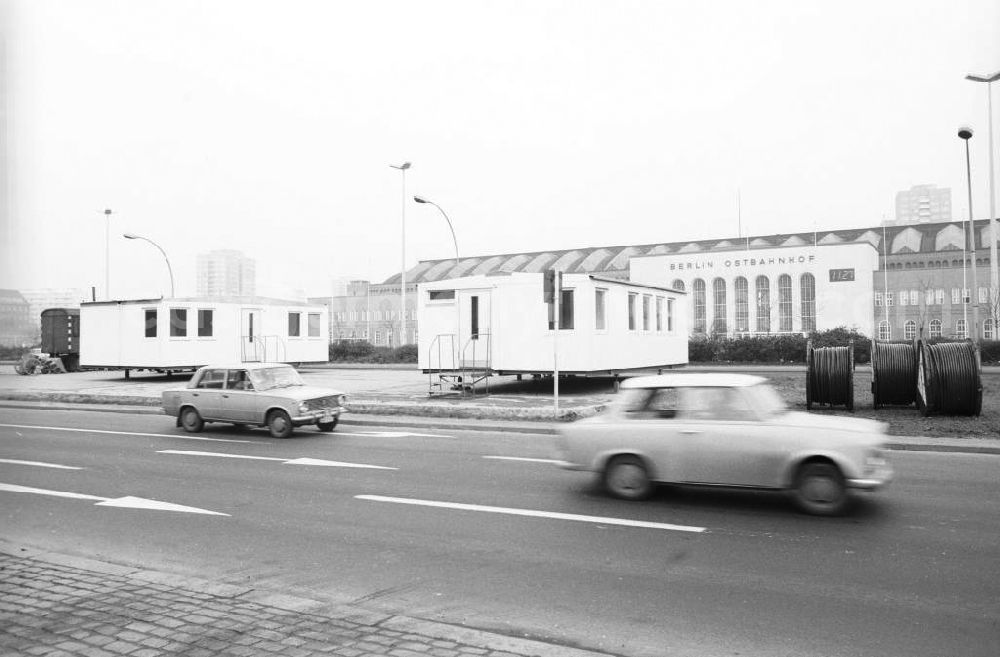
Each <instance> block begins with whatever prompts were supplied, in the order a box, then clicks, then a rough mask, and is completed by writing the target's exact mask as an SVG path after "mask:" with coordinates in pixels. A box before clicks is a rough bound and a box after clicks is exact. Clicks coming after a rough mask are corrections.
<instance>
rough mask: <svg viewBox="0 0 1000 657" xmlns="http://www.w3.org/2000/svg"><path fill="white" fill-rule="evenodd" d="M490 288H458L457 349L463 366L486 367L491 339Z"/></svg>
mask: <svg viewBox="0 0 1000 657" xmlns="http://www.w3.org/2000/svg"><path fill="white" fill-rule="evenodd" d="M490 322H491V317H490V290H489V289H478V290H458V345H457V347H458V349H459V359H460V362H461V363H462V364H463V365H464V366H465V367H488V366H489V361H490V340H491V337H492V336H491V330H490V327H491V323H490Z"/></svg>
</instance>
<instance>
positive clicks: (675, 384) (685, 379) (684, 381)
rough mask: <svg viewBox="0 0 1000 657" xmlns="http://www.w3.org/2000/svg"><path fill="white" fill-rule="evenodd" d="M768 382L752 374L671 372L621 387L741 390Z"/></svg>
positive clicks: (635, 380)
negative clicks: (740, 388)
mask: <svg viewBox="0 0 1000 657" xmlns="http://www.w3.org/2000/svg"><path fill="white" fill-rule="evenodd" d="M765 381H767V379H765V378H764V377H762V376H753V375H752V374H732V373H730V372H670V373H668V374H657V375H655V376H637V377H633V378H629V379H626V380H624V381H622V383H621V387H622V388H626V389H631V388H685V387H686V388H692V387H705V388H739V387H744V386H752V385H757V384H758V383H764V382H765Z"/></svg>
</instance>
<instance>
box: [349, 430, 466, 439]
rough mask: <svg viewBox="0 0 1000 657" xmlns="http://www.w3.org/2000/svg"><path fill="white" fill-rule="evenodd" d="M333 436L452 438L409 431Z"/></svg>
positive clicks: (367, 432)
mask: <svg viewBox="0 0 1000 657" xmlns="http://www.w3.org/2000/svg"><path fill="white" fill-rule="evenodd" d="M333 435H335V436H360V437H362V438H406V437H407V436H415V437H417V438H452V436H442V435H441V434H437V433H412V432H410V431H356V432H347V431H338V432H336V433H335V434H333Z"/></svg>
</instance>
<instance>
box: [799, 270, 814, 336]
mask: <svg viewBox="0 0 1000 657" xmlns="http://www.w3.org/2000/svg"><path fill="white" fill-rule="evenodd" d="M799 292H800V293H801V294H800V296H801V304H802V331H803V332H805V333H811V332H813V331H815V330H816V278H815V277H814V276H813V275H812V274H802V277H801V278H800V279H799Z"/></svg>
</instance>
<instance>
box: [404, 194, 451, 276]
mask: <svg viewBox="0 0 1000 657" xmlns="http://www.w3.org/2000/svg"><path fill="white" fill-rule="evenodd" d="M413 200H414V201H416V202H417V203H427V204H428V205H433V206H434V207H436V208H437V209H438V211H439V212H441V214H442V215H444V220H445V221H447V222H448V230H450V231H451V241H452V242H454V243H455V266H456V267H457V266H458V240H457V239H455V229H454V228H453V227H452V225H451V219H449V218H448V215H447V214H445V211H444V210H442V209H441V206H440V205H438V204H437V203H435V202H434V201H428V200H427V199H425V198H423V197H422V196H414V197H413Z"/></svg>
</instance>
